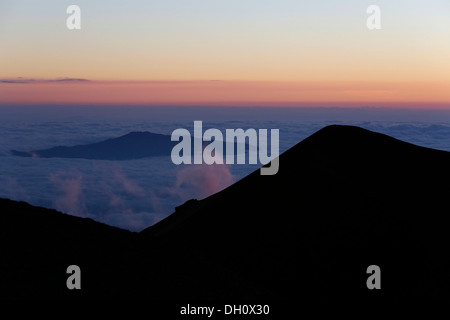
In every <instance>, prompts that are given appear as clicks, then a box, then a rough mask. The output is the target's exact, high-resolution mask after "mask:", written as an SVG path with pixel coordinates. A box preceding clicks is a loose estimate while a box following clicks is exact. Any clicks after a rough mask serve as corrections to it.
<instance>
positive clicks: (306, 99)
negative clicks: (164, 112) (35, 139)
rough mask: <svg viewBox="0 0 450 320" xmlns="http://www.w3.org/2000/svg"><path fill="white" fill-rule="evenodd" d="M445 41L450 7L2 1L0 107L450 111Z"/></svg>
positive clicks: (444, 0)
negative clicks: (69, 22)
mask: <svg viewBox="0 0 450 320" xmlns="http://www.w3.org/2000/svg"><path fill="white" fill-rule="evenodd" d="M72 4H76V5H78V6H79V7H80V8H81V29H80V30H69V29H68V28H67V27H66V19H67V18H68V16H69V15H68V14H67V13H66V9H67V7H68V6H69V5H72ZM369 5H378V6H379V7H380V9H381V29H380V30H369V29H368V28H367V26H366V20H367V19H368V17H369V14H367V12H366V10H367V7H368V6H369ZM449 39H450V1H448V0H427V1H425V0H389V1H385V0H371V1H365V0H341V1H335V0H317V1H301V0H276V1H275V0H227V1H215V0H214V1H213V0H189V1H187V0H164V1H160V0H159V1H152V0H146V1H139V0H129V1H116V0H108V1H106V0H98V1H85V0H70V1H63V0H53V1H51V0H41V1H33V0H14V1H12V0H3V1H1V3H0V105H14V104H106V105H108V104H121V105H123V104H135V105H230V106H233V105H236V106H241V105H242V106H259V105H264V106H278V105H279V106H367V105H369V106H385V107H389V106H394V107H414V108H447V109H450V90H448V88H450V59H449V57H450V41H449ZM80 79H84V80H86V81H80Z"/></svg>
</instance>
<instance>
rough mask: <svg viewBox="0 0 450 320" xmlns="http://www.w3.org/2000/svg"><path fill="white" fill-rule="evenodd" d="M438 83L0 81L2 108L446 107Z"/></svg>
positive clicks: (449, 97) (449, 102)
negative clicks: (172, 106) (104, 106)
mask: <svg viewBox="0 0 450 320" xmlns="http://www.w3.org/2000/svg"><path fill="white" fill-rule="evenodd" d="M449 87H450V86H448V85H447V84H442V83H386V82H380V83H376V82H367V83H364V82H282V81H280V82H268V81H265V82H264V81H259V82H258V81H83V82H77V81H53V82H46V81H34V82H30V83H0V97H1V100H2V102H3V103H4V104H46V103H50V104H135V105H230V106H233V105H236V106H239V105H242V106H249V105H250V106H251V105H255V106H257V105H283V106H315V105H333V106H338V105H342V106H362V105H371V106H389V105H397V106H402V105H405V106H407V105H408V104H409V105H410V106H412V107H414V105H422V106H426V105H430V106H431V105H434V106H438V107H445V106H450V90H448V88H449Z"/></svg>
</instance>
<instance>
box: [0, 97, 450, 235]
mask: <svg viewBox="0 0 450 320" xmlns="http://www.w3.org/2000/svg"><path fill="white" fill-rule="evenodd" d="M194 120H202V121H203V125H204V130H206V129H207V128H217V129H220V130H223V132H225V131H224V130H225V129H237V128H243V129H247V128H255V129H279V130H280V151H281V152H283V151H285V150H287V149H288V148H290V147H292V146H294V145H295V144H297V143H298V142H300V141H301V140H303V139H304V138H306V137H308V136H309V135H311V134H312V133H314V132H316V131H317V130H319V129H321V128H322V127H324V126H326V125H330V124H349V125H357V126H360V127H363V128H367V129H369V130H373V131H377V132H381V133H385V134H388V135H390V136H393V137H395V138H398V139H400V140H404V141H408V142H411V143H414V144H417V145H421V146H425V147H430V148H436V149H441V150H448V151H450V112H448V111H420V110H385V109H374V108H360V109H340V108H302V109H292V108H281V109H280V108H278V109H277V108H262V109H255V108H236V107H233V108H224V107H221V108H205V107H197V108H196V107H179V108H176V107H148V108H145V107H127V106H116V107H106V106H101V107H99V106H97V107H92V106H70V107H68V106H59V107H58V106H40V107H20V106H14V107H7V106H3V107H0V198H9V199H13V200H20V201H26V202H29V203H31V204H33V205H37V206H43V207H47V208H54V209H56V210H59V211H62V212H65V213H69V214H72V215H76V216H80V217H90V218H93V219H94V220H97V221H100V222H104V223H107V224H110V225H113V226H117V227H121V228H124V229H129V230H133V231H140V230H142V229H144V228H146V227H148V226H150V225H152V224H154V223H156V222H158V221H160V220H161V219H163V218H165V217H166V216H168V215H169V214H171V213H172V212H174V208H175V207H176V206H179V205H181V204H183V203H184V202H185V201H187V200H189V199H192V198H195V199H203V198H205V197H207V196H209V195H211V194H214V193H216V192H218V191H220V190H222V189H224V188H226V187H227V186H229V185H231V184H233V183H234V182H236V181H237V180H239V179H241V178H243V177H244V176H246V175H247V174H249V173H251V172H252V171H254V170H256V169H258V168H259V165H212V166H208V165H184V166H183V165H182V166H176V165H174V164H173V163H172V161H171V159H170V157H168V156H167V157H153V158H148V159H140V160H128V161H106V160H85V159H59V158H50V159H44V158H22V157H16V156H12V155H11V153H10V150H12V149H16V150H21V151H30V150H36V149H45V148H50V147H54V146H60V145H63V146H71V145H77V144H87V143H93V142H99V141H102V140H105V139H108V138H115V137H119V136H121V135H124V134H127V133H129V132H132V131H150V132H154V133H162V134H169V135H170V134H171V132H172V131H173V130H175V129H177V128H186V129H188V130H189V131H191V132H193V121H194ZM280 166H282V163H280Z"/></svg>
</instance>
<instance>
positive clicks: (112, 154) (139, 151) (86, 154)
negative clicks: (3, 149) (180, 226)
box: [11, 132, 176, 160]
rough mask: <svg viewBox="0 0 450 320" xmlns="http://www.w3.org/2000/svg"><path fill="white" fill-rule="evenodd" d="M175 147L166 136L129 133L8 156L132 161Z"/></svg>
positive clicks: (161, 154) (164, 153)
mask: <svg viewBox="0 0 450 320" xmlns="http://www.w3.org/2000/svg"><path fill="white" fill-rule="evenodd" d="M175 144H176V142H172V141H171V140H170V136H169V135H163V134H158V133H151V132H131V133H128V134H126V135H124V136H121V137H118V138H113V139H108V140H105V141H102V142H97V143H92V144H86V145H77V146H72V147H64V146H59V147H54V148H50V149H45V150H35V151H29V152H23V151H17V150H11V153H12V154H13V155H15V156H20V157H40V158H80V159H95V160H131V159H141V158H147V157H155V156H167V155H170V152H171V150H172V148H173V146H174V145H175Z"/></svg>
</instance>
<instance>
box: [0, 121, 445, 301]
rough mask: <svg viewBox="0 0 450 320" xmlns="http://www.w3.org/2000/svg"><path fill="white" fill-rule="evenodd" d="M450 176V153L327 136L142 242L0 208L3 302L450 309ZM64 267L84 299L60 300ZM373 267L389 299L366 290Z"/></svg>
mask: <svg viewBox="0 0 450 320" xmlns="http://www.w3.org/2000/svg"><path fill="white" fill-rule="evenodd" d="M449 164H450V154H449V153H447V152H443V151H436V150H431V149H426V148H422V147H417V146H414V145H411V144H408V143H404V142H401V141H398V140H396V139H393V138H390V137H388V136H385V135H381V134H377V133H373V132H370V131H367V130H363V129H360V128H356V127H347V126H330V127H326V128H324V129H322V130H320V131H319V132H317V133H315V134H314V135H312V136H311V137H309V138H307V139H305V140H304V141H302V142H300V143H299V144H297V145H296V146H295V147H293V148H291V149H290V150H288V151H287V152H285V153H284V154H282V155H281V156H280V170H279V172H278V174H277V175H275V176H261V175H260V174H259V170H258V171H256V172H254V173H253V174H251V175H249V176H248V177H246V178H244V179H242V180H241V181H239V182H237V183H236V184H234V185H232V186H231V187H229V188H227V189H225V190H223V191H222V192H219V193H217V194H215V195H213V196H211V197H209V198H206V199H204V200H201V201H189V202H187V203H186V204H185V205H183V206H180V207H178V208H177V210H176V212H175V213H174V214H172V215H171V216H169V217H168V218H166V219H165V220H163V221H161V222H160V223H158V224H156V225H155V226H152V227H150V228H148V229H146V230H144V231H143V232H141V233H140V234H135V233H130V232H127V231H123V230H119V229H116V228H111V227H108V226H105V225H103V224H99V223H96V222H93V221H91V220H86V219H80V218H75V217H70V216H67V215H62V214H59V213H56V212H53V211H49V210H46V209H42V208H34V207H31V206H28V205H26V204H23V203H17V202H11V201H7V200H0V208H1V211H0V215H1V218H0V219H2V220H1V226H0V227H1V230H2V233H1V239H0V241H1V242H0V243H1V247H0V249H1V252H2V257H3V259H2V260H1V273H0V295H1V296H2V297H38V298H42V297H43V298H55V297H56V298H71V297H80V298H81V297H83V298H111V297H120V298H144V299H157V300H158V299H185V301H186V300H189V301H195V300H196V299H228V300H227V301H231V300H233V299H245V298H247V299H248V298H250V299H258V300H257V301H267V300H264V298H265V299H269V300H272V299H289V300H292V301H301V300H300V299H302V298H318V297H329V298H333V299H348V298H358V297H364V296H389V297H405V296H431V297H446V298H449V295H450V294H449V290H448V287H449V285H450V279H449V272H448V271H449V270H450V261H449V254H448V249H449V244H450V235H449V232H448V226H449V224H448V222H449V219H448V215H449V210H448V206H449V204H448V200H447V199H448V194H449V191H450V190H449V189H450V186H449V185H448V184H446V182H447V181H449V178H450V169H449V168H450V167H449ZM70 264H78V265H80V267H81V269H82V274H83V277H82V290H80V291H78V292H73V291H69V290H67V289H66V287H65V281H66V279H67V275H66V274H65V268H67V266H68V265H70ZM369 265H378V266H380V267H381V286H382V289H381V290H376V291H371V290H368V289H367V287H366V279H367V277H368V275H367V274H366V269H367V267H368V266H369ZM261 299H262V300H261ZM233 301H235V300H233ZM226 303H230V302H226ZM231 303H232V302H231Z"/></svg>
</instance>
